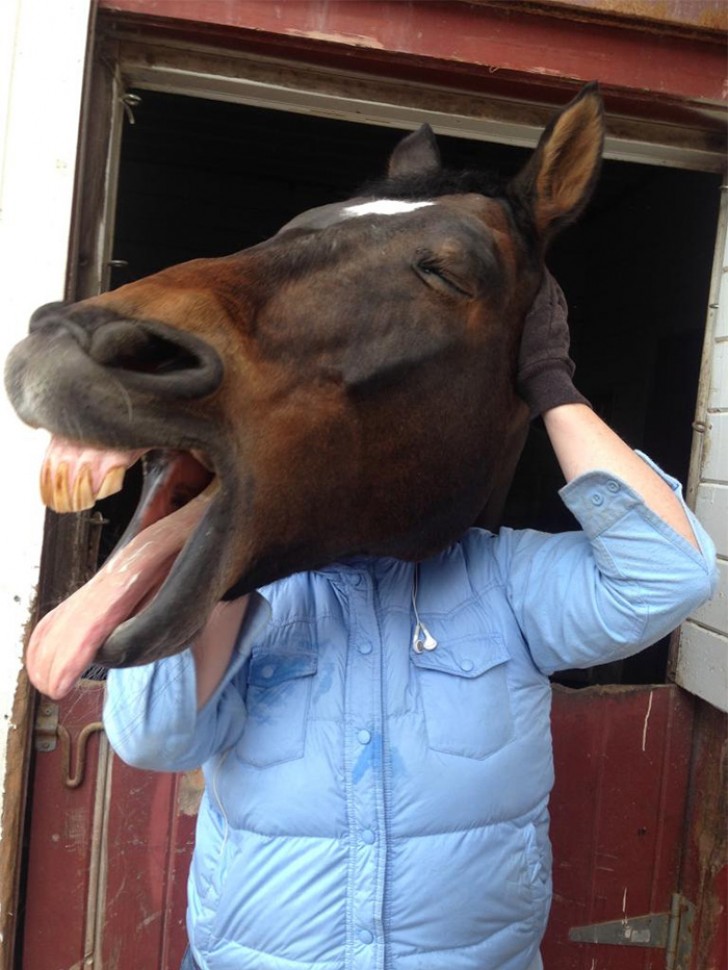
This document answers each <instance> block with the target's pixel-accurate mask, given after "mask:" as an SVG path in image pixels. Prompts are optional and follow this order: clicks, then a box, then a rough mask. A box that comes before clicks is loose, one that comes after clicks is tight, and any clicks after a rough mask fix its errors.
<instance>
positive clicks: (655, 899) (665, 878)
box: [542, 685, 693, 970]
mask: <svg viewBox="0 0 728 970" xmlns="http://www.w3.org/2000/svg"><path fill="white" fill-rule="evenodd" d="M692 713H693V704H692V700H691V698H690V697H689V695H687V694H685V693H684V692H682V691H680V690H679V689H678V688H677V687H675V686H674V685H671V686H667V687H665V686H655V687H595V688H586V689H584V690H578V691H573V690H568V689H567V688H563V687H556V688H554V693H553V710H552V718H551V720H552V728H553V735H554V759H555V767H556V784H555V787H554V790H553V793H552V795H551V801H550V812H551V820H552V822H551V836H552V842H553V848H554V901H553V906H552V909H551V918H550V920H549V927H548V930H547V933H546V938H545V940H544V944H543V947H542V952H543V960H544V966H545V967H547V968H557V970H594V968H595V967H599V970H648V968H654V967H656V966H658V965H659V964H658V963H656V962H655V960H656V957H655V953H656V952H657V951H654V950H650V949H644V948H642V947H622V946H605V945H594V944H586V943H572V942H571V941H570V940H569V930H570V929H571V928H572V927H574V926H584V925H586V924H591V923H600V922H604V921H606V920H614V919H621V918H627V919H629V918H630V917H632V916H640V915H643V914H645V913H660V912H665V911H666V910H667V909H669V902H670V894H671V893H672V892H673V891H674V890H675V888H676V886H677V879H678V865H679V859H680V851H681V845H682V834H681V832H682V825H683V821H684V813H685V807H686V800H687V783H688V769H689V764H690V751H691V724H692ZM663 960H664V955H663Z"/></svg>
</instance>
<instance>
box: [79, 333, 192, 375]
mask: <svg viewBox="0 0 728 970" xmlns="http://www.w3.org/2000/svg"><path fill="white" fill-rule="evenodd" d="M89 356H91V357H92V358H93V359H94V360H95V361H96V362H97V363H99V364H104V365H105V366H106V367H117V368H119V369H121V370H126V371H133V372H134V373H137V374H170V373H172V372H174V371H181V370H192V369H195V368H196V367H199V365H200V361H199V358H198V357H197V356H196V355H195V354H193V353H191V352H190V351H189V350H188V349H187V348H186V347H184V346H182V345H180V344H178V343H177V342H175V341H173V340H170V339H168V338H167V337H164V336H161V335H160V334H156V333H152V332H150V331H148V330H147V329H146V328H145V327H141V326H139V325H138V324H134V323H126V322H124V321H119V322H117V323H109V324H106V326H104V327H101V328H100V329H99V330H97V331H96V332H95V333H94V335H93V337H92V339H91V346H90V347H89Z"/></svg>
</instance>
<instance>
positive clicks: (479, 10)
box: [99, 0, 726, 105]
mask: <svg viewBox="0 0 728 970" xmlns="http://www.w3.org/2000/svg"><path fill="white" fill-rule="evenodd" d="M99 9H100V10H103V11H105V12H106V13H109V14H113V15H117V16H123V17H125V18H133V20H134V21H135V22H138V21H139V19H140V18H141V19H143V20H144V21H145V22H146V23H147V24H154V25H156V26H157V27H163V28H166V29H167V30H169V29H174V28H177V29H180V28H182V29H186V30H187V31H188V32H189V31H192V32H194V33H195V34H197V35H198V36H200V38H202V37H204V35H205V33H206V32H208V33H209V32H210V31H215V32H216V34H217V36H218V37H223V38H227V42H228V43H231V42H232V43H236V44H238V45H239V44H245V42H246V40H247V41H249V42H257V43H261V42H263V43H270V44H274V45H276V48H277V50H278V51H279V52H280V49H281V46H283V47H285V46H286V45H290V47H291V48H292V49H298V50H300V49H301V48H304V49H306V50H307V51H309V52H311V53H313V54H315V52H316V51H319V52H320V51H322V50H325V49H328V50H333V49H335V50H337V51H339V52H343V53H345V54H346V55H347V56H348V58H349V60H350V63H352V65H353V64H355V63H356V59H357V58H366V57H367V56H369V57H374V58H376V59H383V60H387V61H389V62H397V61H403V62H407V61H409V62H415V63H417V64H418V65H419V67H420V69H421V70H423V71H425V72H427V71H428V70H431V69H433V68H435V69H437V66H438V65H439V66H440V67H442V65H448V66H449V67H450V68H451V69H457V70H459V72H460V73H461V74H465V75H467V76H468V77H470V78H473V77H486V78H487V77H489V76H490V77H491V78H492V79H493V81H494V82H496V81H497V80H499V79H501V78H511V79H513V78H520V79H522V80H529V81H530V82H531V83H534V82H541V83H545V82H546V83H548V82H551V83H552V84H553V82H555V81H557V82H558V81H561V82H570V84H571V85H573V86H576V85H577V84H580V83H582V82H584V81H589V80H593V79H597V80H599V81H600V83H601V85H602V87H603V88H604V90H605V92H610V91H611V92H613V93H615V94H617V93H620V92H622V93H627V92H639V94H640V96H641V97H645V96H651V97H658V98H665V99H667V100H669V101H673V102H674V101H682V102H689V103H690V102H692V103H696V102H697V103H703V104H709V105H725V104H726V100H725V99H726V91H725V84H726V77H725V75H726V71H725V47H724V43H723V39H722V37H720V36H718V37H716V35H715V34H714V33H706V34H705V35H704V36H695V35H685V36H682V35H679V34H675V33H666V32H661V31H659V30H658V31H656V30H655V29H654V25H651V26H650V29H649V30H647V29H642V28H640V25H639V24H636V25H634V26H632V27H628V26H625V25H624V24H622V25H613V24H606V23H601V22H599V23H595V22H589V21H588V20H578V21H572V20H570V19H567V18H565V17H564V16H563V15H561V16H548V15H547V14H539V13H538V12H536V11H534V10H533V9H532V8H529V7H528V6H526V5H521V4H515V3H514V4H508V5H507V6H489V5H485V4H478V5H473V4H469V3H461V2H449V3H448V2H439V0H429V2H426V3H422V2H414V0H377V2H370V0H329V2H323V0H286V2H285V3H273V2H269V0H99ZM562 13H563V12H562ZM644 26H645V27H646V25H644Z"/></svg>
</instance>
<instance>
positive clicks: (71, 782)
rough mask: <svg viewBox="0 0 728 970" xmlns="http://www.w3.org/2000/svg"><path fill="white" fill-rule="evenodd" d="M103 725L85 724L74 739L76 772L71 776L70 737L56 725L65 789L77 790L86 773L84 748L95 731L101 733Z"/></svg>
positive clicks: (96, 722)
mask: <svg viewBox="0 0 728 970" xmlns="http://www.w3.org/2000/svg"><path fill="white" fill-rule="evenodd" d="M103 730H104V725H103V723H102V722H101V721H92V722H91V723H90V724H85V725H84V726H83V728H81V731H80V733H79V735H78V738H77V739H76V748H77V754H76V770H75V771H74V773H73V774H71V735H70V734H69V733H68V731H67V730H66V728H65V727H64V726H63V725H62V724H59V725H58V736H59V738H60V739H61V750H62V752H63V784H64V785H65V786H66V788H78V786H79V785H80V784H81V782H82V781H83V778H84V774H85V773H86V746H87V744H88V739H89V738H90V737H91V735H92V734H95V733H96V732H97V731H103Z"/></svg>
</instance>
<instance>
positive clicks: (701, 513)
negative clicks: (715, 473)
mask: <svg viewBox="0 0 728 970" xmlns="http://www.w3.org/2000/svg"><path fill="white" fill-rule="evenodd" d="M695 512H696V514H697V516H698V518H699V519H700V521H701V522H702V524H703V525H704V526H705V528H706V529H707V531H708V533H709V535H710V537H711V539H712V540H713V542H714V543H715V546H716V549H717V551H718V555H719V556H723V557H724V558H728V485H708V484H705V483H701V485H700V486H699V487H698V497H697V500H696V503H695Z"/></svg>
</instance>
